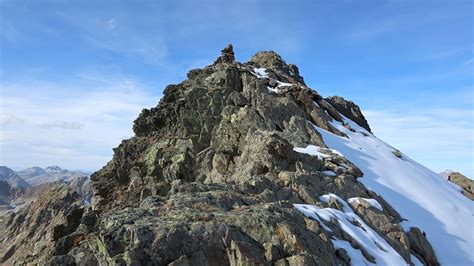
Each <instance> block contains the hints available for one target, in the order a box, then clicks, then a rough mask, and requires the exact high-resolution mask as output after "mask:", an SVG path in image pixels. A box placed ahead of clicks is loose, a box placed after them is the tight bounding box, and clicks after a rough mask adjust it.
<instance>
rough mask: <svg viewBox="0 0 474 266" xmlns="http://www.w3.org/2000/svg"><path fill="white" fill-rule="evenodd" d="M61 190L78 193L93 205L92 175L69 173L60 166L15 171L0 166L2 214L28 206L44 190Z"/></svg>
mask: <svg viewBox="0 0 474 266" xmlns="http://www.w3.org/2000/svg"><path fill="white" fill-rule="evenodd" d="M55 188H58V189H59V188H60V189H66V190H70V191H75V192H76V193H77V194H78V195H80V197H81V198H82V199H83V204H85V205H87V204H89V203H90V199H91V197H92V190H91V183H90V182H89V175H88V174H87V173H84V172H81V171H69V170H66V169H61V168H60V167H59V166H48V167H46V168H44V169H43V168H41V167H37V166H34V167H30V168H27V169H25V170H22V171H18V172H15V171H13V170H12V169H10V168H8V167H6V166H0V213H1V212H2V211H5V210H13V209H16V208H17V207H19V206H26V205H28V204H29V203H31V202H32V201H33V200H35V199H36V198H37V197H38V195H40V194H44V193H47V192H45V191H48V190H51V189H55Z"/></svg>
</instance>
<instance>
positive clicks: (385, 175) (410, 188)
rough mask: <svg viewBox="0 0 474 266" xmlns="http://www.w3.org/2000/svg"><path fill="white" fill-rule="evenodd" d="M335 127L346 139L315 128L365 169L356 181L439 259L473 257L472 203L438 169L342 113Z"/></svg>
mask: <svg viewBox="0 0 474 266" xmlns="http://www.w3.org/2000/svg"><path fill="white" fill-rule="evenodd" d="M344 122H346V123H347V124H348V125H349V126H350V127H351V128H352V129H354V131H351V130H348V129H347V128H346V127H344V126H343V125H342V123H340V122H333V123H332V124H333V125H334V127H336V128H337V129H339V130H340V131H342V132H344V133H345V134H346V135H347V136H348V138H344V137H340V136H336V135H334V134H332V133H330V132H327V131H325V130H323V129H321V128H316V129H317V130H318V131H319V132H320V133H321V135H322V136H323V140H324V142H325V143H326V145H328V147H330V148H333V149H336V150H337V151H339V152H341V153H342V154H343V155H344V156H345V157H346V158H348V159H349V160H350V161H351V162H353V163H355V164H356V165H357V166H358V167H359V168H360V169H361V170H362V172H364V176H363V177H362V178H360V179H359V180H360V181H361V182H362V183H363V184H364V185H365V186H366V187H367V188H368V189H370V190H372V191H374V192H376V193H377V194H379V195H381V196H382V197H383V198H384V199H385V200H387V202H389V203H390V204H391V205H392V206H393V207H394V208H395V209H396V210H397V211H398V212H399V213H400V214H401V215H402V217H403V218H404V219H407V221H405V222H403V227H404V228H405V230H407V231H409V230H410V227H412V226H416V227H419V228H422V229H423V231H425V232H426V235H427V238H428V240H429V241H430V243H431V244H432V245H433V247H434V250H435V252H436V255H437V257H438V259H439V261H440V263H442V264H456V265H468V264H470V263H472V262H473V261H474V254H473V253H472V248H473V246H474V233H473V231H472V225H473V224H474V218H473V215H474V209H473V206H474V205H473V203H472V201H470V200H469V199H467V198H465V197H464V196H463V195H462V194H461V193H459V191H458V190H456V189H455V188H454V187H453V186H451V185H450V184H449V183H448V182H446V181H445V180H442V179H440V178H439V176H438V174H436V173H434V172H432V171H430V170H429V169H427V168H425V167H423V166H422V165H420V164H418V163H416V162H415V161H413V160H411V159H410V158H408V157H407V156H405V155H404V154H400V155H401V156H400V155H399V156H396V155H397V154H399V152H398V151H397V150H395V149H394V148H392V147H391V146H389V145H387V144H386V143H384V142H383V141H381V140H379V139H378V138H377V137H375V136H373V135H372V134H370V133H369V132H368V131H366V130H365V129H364V128H361V127H360V126H358V125H356V124H355V123H354V122H352V121H351V120H349V119H347V118H345V119H344Z"/></svg>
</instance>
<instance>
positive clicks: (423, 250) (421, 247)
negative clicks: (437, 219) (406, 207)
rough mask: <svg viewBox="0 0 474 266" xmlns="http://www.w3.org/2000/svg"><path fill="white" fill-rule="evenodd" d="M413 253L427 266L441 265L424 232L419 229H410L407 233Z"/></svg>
mask: <svg viewBox="0 0 474 266" xmlns="http://www.w3.org/2000/svg"><path fill="white" fill-rule="evenodd" d="M407 237H408V239H409V241H410V248H411V251H412V253H413V254H414V255H415V256H416V257H417V258H418V259H419V260H420V261H421V262H423V263H424V264H425V265H439V263H438V259H437V258H436V254H435V252H434V250H433V248H432V247H431V244H430V243H429V242H428V240H427V239H426V236H425V234H424V232H422V231H421V230H420V229H419V228H417V227H412V228H410V231H409V232H408V233H407Z"/></svg>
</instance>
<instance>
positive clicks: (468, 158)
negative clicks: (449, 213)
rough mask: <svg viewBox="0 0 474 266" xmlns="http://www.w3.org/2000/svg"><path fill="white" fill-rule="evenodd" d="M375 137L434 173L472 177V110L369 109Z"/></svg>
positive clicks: (473, 113) (427, 108)
mask: <svg viewBox="0 0 474 266" xmlns="http://www.w3.org/2000/svg"><path fill="white" fill-rule="evenodd" d="M364 114H365V115H366V117H367V119H368V121H369V123H370V125H371V127H372V129H373V131H374V133H375V134H376V135H377V136H378V137H380V138H381V139H383V140H385V141H387V142H388V143H389V144H391V145H393V146H395V147H396V148H398V149H400V150H401V151H402V152H404V153H406V154H407V155H409V156H411V157H412V158H413V159H415V160H417V161H418V162H420V163H422V164H425V166H427V167H428V168H431V169H432V170H434V171H436V172H440V171H442V170H445V169H453V170H456V171H461V172H464V173H465V174H467V175H469V176H470V177H474V110H473V109H472V108H471V109H469V108H467V109H461V108H430V107H428V106H427V107H426V108H412V109H403V110H402V109H390V110H387V109H383V110H380V109H372V110H366V111H365V112H364Z"/></svg>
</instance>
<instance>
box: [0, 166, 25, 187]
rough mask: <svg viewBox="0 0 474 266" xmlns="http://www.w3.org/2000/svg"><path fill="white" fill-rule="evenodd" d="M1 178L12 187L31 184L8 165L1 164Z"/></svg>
mask: <svg viewBox="0 0 474 266" xmlns="http://www.w3.org/2000/svg"><path fill="white" fill-rule="evenodd" d="M0 180H3V181H6V182H8V184H10V186H12V187H17V188H20V187H22V188H26V187H29V186H30V185H29V184H28V183H27V182H26V181H25V180H23V178H21V177H20V176H19V175H18V174H17V173H15V171H13V170H12V169H10V168H8V167H6V166H0Z"/></svg>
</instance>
